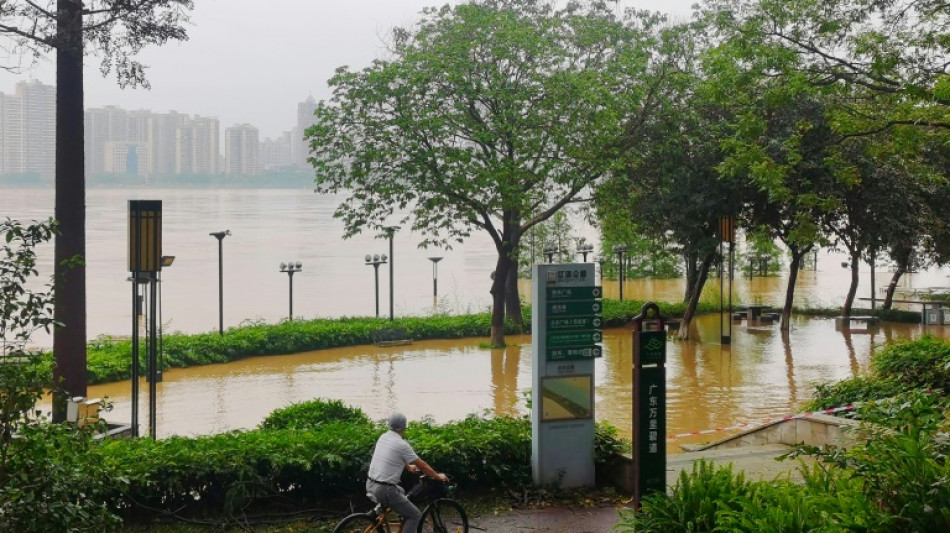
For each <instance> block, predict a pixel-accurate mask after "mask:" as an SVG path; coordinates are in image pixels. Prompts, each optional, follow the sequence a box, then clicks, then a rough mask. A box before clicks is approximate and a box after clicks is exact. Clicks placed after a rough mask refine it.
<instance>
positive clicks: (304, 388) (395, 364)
mask: <svg viewBox="0 0 950 533" xmlns="http://www.w3.org/2000/svg"><path fill="white" fill-rule="evenodd" d="M924 332H929V333H932V334H936V335H940V336H947V335H950V326H926V327H924V326H919V325H907V324H883V325H881V326H880V327H879V328H877V329H876V330H874V331H872V332H869V333H858V332H852V333H850V334H848V333H842V332H840V331H835V326H834V321H833V320H830V319H807V318H799V319H794V320H793V324H792V331H791V332H790V333H789V335H788V336H783V335H782V334H781V333H780V331H779V329H778V327H777V326H761V327H752V328H750V327H747V326H746V325H745V324H742V325H739V324H736V325H735V326H734V330H733V344H732V346H722V345H720V344H718V339H719V317H718V315H707V316H703V317H701V318H700V319H699V320H698V324H697V329H696V333H697V336H696V337H697V339H696V340H692V341H689V342H679V341H675V340H672V339H671V340H670V342H669V345H668V362H667V368H668V379H669V385H668V395H669V408H668V430H669V433H670V434H680V433H686V432H691V431H696V430H702V429H708V428H717V427H726V426H731V425H735V424H739V423H744V422H754V421H758V420H762V419H767V418H774V417H777V416H784V415H786V414H790V413H794V412H797V410H798V409H799V406H800V405H801V404H802V403H803V402H804V401H806V400H808V399H809V398H810V395H811V393H812V390H813V386H812V385H813V384H814V383H816V382H820V381H829V380H838V379H842V378H846V377H849V376H852V375H854V374H855V373H856V372H859V371H860V370H861V369H864V368H866V367H867V365H868V361H869V357H870V353H871V350H872V346H874V345H875V344H880V343H882V342H884V341H886V340H889V339H896V338H904V337H911V338H914V337H918V336H919V335H921V334H922V333H924ZM483 340H484V339H463V340H435V341H419V342H414V343H413V344H411V345H406V346H398V347H388V348H377V347H375V346H354V347H347V348H337V349H331V350H321V351H315V352H307V353H300V354H292V355H284V356H271V357H253V358H249V359H245V360H242V361H238V362H234V363H227V364H220V365H210V366H202V367H195V368H188V369H175V370H170V371H167V372H165V376H164V381H163V382H162V383H161V384H160V385H159V386H158V396H157V405H158V409H157V410H158V415H157V419H158V424H157V433H158V435H159V436H160V437H162V436H169V435H200V434H208V433H217V432H221V431H227V430H232V429H245V428H253V427H255V426H256V425H257V424H259V423H260V422H261V420H262V419H263V418H264V417H265V416H267V414H268V413H270V412H271V411H273V410H274V409H276V408H278V407H282V406H285V405H288V404H291V403H294V402H299V401H303V400H309V399H312V398H317V397H323V398H334V399H339V400H342V401H344V402H345V403H347V404H350V405H354V406H357V407H360V408H362V409H363V410H364V411H366V413H367V414H368V415H369V416H370V417H373V418H382V417H384V416H385V415H386V414H387V413H388V412H389V411H390V410H392V409H396V408H398V409H401V410H403V411H404V412H405V413H406V414H407V415H408V416H409V417H410V419H419V418H422V417H431V418H433V419H435V420H436V421H438V422H445V421H449V420H454V419H459V418H462V417H464V416H466V415H468V414H470V413H490V414H494V415H521V414H525V413H526V412H527V409H526V403H525V396H524V395H525V392H526V391H528V390H529V389H530V388H531V337H530V336H511V337H509V338H508V340H509V342H510V343H511V346H509V347H508V348H506V349H503V350H490V349H487V348H483V347H480V346H479V343H480V341H483ZM603 345H604V357H603V358H601V359H599V360H598V361H597V364H596V369H595V382H596V387H597V394H596V406H595V410H596V411H595V415H596V417H597V418H598V419H601V420H608V421H610V422H611V423H612V424H614V425H616V426H617V427H619V428H620V430H621V432H622V434H624V435H627V436H629V435H630V426H631V416H632V415H631V398H632V385H631V350H632V339H631V334H630V332H629V331H628V330H627V329H610V330H606V331H605V335H604V343H603ZM130 388H131V387H130V383H129V382H128V381H125V382H118V383H111V384H106V385H98V386H92V387H90V388H89V395H90V396H91V397H96V396H108V397H109V398H110V400H111V401H113V402H114V404H115V408H114V410H113V412H112V413H109V414H108V415H107V418H108V419H111V420H129V419H130V418H131V416H130V405H131V402H130ZM142 390H143V391H147V387H146V385H145V384H144V382H143V384H142ZM146 398H147V395H146V394H145V393H144V392H143V397H142V400H141V401H142V406H141V407H140V417H141V418H142V420H143V428H142V431H143V433H144V432H146V431H147V428H146V427H144V421H145V420H147V416H146V413H147V411H146V409H147V405H148V404H147V401H146ZM724 434H725V433H724ZM710 438H711V437H709V436H705V437H700V438H697V437H692V438H679V439H675V440H672V441H670V443H671V447H670V450H671V451H675V450H676V449H678V446H677V445H678V444H682V443H688V442H698V441H702V440H709V439H710Z"/></svg>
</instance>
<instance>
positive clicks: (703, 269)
mask: <svg viewBox="0 0 950 533" xmlns="http://www.w3.org/2000/svg"><path fill="white" fill-rule="evenodd" d="M715 259H716V254H715V253H708V254H706V256H705V257H703V262H702V263H701V264H700V266H699V269H698V271H697V273H696V283H695V285H694V286H693V290H692V291H691V294H690V297H689V303H688V304H687V305H686V312H685V313H683V322H682V323H681V324H680V330H679V335H678V338H679V339H680V340H684V341H685V340H689V324H690V322H692V320H693V316H694V315H695V314H696V307H697V306H698V305H699V296H700V295H701V294H702V293H703V287H704V286H705V285H706V278H708V277H709V266H710V265H712V262H713V261H714V260H715ZM730 320H731V318H730Z"/></svg>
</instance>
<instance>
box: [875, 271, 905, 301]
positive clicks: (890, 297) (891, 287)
mask: <svg viewBox="0 0 950 533" xmlns="http://www.w3.org/2000/svg"><path fill="white" fill-rule="evenodd" d="M906 273H907V265H906V264H898V265H897V270H895V271H894V275H893V276H891V282H890V283H888V284H887V293H886V294H885V295H884V303H883V304H882V305H881V309H890V308H891V306H892V305H893V304H894V291H896V290H897V282H898V281H900V279H901V276H903V275H904V274H906Z"/></svg>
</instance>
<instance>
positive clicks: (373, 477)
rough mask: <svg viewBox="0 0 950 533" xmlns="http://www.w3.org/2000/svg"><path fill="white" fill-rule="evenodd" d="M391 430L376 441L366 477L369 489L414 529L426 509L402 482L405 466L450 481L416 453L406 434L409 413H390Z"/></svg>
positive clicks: (413, 470)
mask: <svg viewBox="0 0 950 533" xmlns="http://www.w3.org/2000/svg"><path fill="white" fill-rule="evenodd" d="M386 425H387V426H388V427H389V431H387V432H386V433H383V434H382V435H381V436H380V437H379V440H377V441H376V448H375V449H374V450H373V459H372V461H370V463H369V476H368V479H367V480H366V492H367V493H368V494H369V495H370V496H371V497H372V498H373V499H374V500H376V502H377V503H380V504H382V505H383V506H385V507H389V508H391V509H393V510H394V511H396V512H397V513H399V514H400V515H401V516H402V517H403V518H405V519H406V523H405V525H404V526H403V529H402V530H403V531H407V532H414V531H416V528H417V527H418V526H419V520H420V519H421V518H422V512H421V511H419V508H418V507H416V506H415V505H414V504H413V503H412V502H411V501H409V498H407V497H406V491H405V490H403V488H402V487H400V486H399V478H400V476H401V475H402V470H403V468H405V469H407V470H409V471H410V472H419V471H420V470H421V471H422V473H423V474H425V475H426V476H429V477H431V478H433V479H438V480H439V481H443V482H445V481H448V480H449V478H448V476H446V475H445V474H440V473H438V472H436V471H435V470H433V469H432V467H431V466H429V463H426V462H425V461H423V460H422V459H420V458H419V456H418V455H416V452H415V451H414V450H413V449H412V446H410V445H409V443H408V442H406V440H405V439H404V438H403V437H402V435H403V433H404V432H405V431H406V416H405V415H404V414H402V413H398V412H396V413H393V414H391V415H389V419H388V420H387V422H386Z"/></svg>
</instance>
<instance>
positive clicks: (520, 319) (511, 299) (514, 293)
mask: <svg viewBox="0 0 950 533" xmlns="http://www.w3.org/2000/svg"><path fill="white" fill-rule="evenodd" d="M511 262H512V265H513V266H512V268H511V270H509V271H508V279H507V280H506V284H505V315H506V316H507V317H508V320H510V321H511V322H512V323H514V324H519V325H522V326H524V315H523V314H522V313H521V294H520V292H519V291H518V257H517V252H515V256H514V257H512V258H511Z"/></svg>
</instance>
